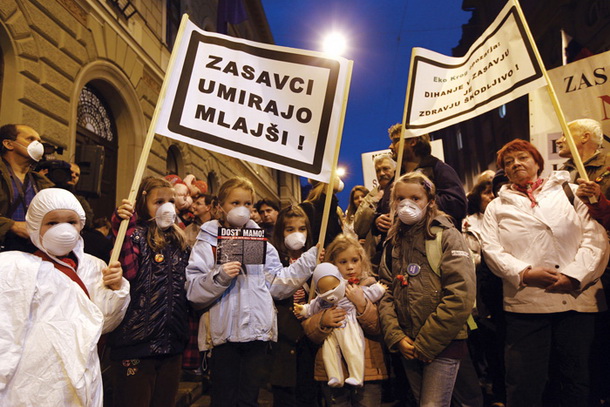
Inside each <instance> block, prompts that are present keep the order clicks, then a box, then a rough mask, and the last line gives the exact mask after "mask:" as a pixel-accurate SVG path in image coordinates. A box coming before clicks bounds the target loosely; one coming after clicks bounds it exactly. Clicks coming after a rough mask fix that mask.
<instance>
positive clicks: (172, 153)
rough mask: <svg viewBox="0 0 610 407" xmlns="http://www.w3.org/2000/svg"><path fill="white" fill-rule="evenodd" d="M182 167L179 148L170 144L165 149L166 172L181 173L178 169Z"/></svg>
mask: <svg viewBox="0 0 610 407" xmlns="http://www.w3.org/2000/svg"><path fill="white" fill-rule="evenodd" d="M181 167H182V155H181V154H180V149H179V148H178V146H177V145H175V144H172V145H171V146H169V148H168V149H167V163H166V166H165V173H166V174H168V175H169V174H176V175H179V174H180V173H181V171H180V169H181Z"/></svg>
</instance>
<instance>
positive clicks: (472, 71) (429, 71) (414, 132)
mask: <svg viewBox="0 0 610 407" xmlns="http://www.w3.org/2000/svg"><path fill="white" fill-rule="evenodd" d="M534 47H535V44H531V42H530V41H529V40H528V37H527V35H526V30H525V23H524V21H522V19H521V17H520V14H519V13H518V12H517V8H516V6H515V4H514V3H513V2H512V1H509V2H508V3H507V5H506V6H505V7H504V8H503V10H502V11H501V12H500V14H499V15H498V17H496V19H495V20H494V22H493V23H492V24H491V25H490V26H489V27H488V28H487V30H485V32H484V33H483V35H481V37H480V38H479V39H478V40H477V41H476V42H475V43H474V44H473V45H472V47H471V48H470V49H469V50H468V52H467V53H466V55H465V56H463V57H460V58H456V57H448V56H445V55H442V54H438V53H436V52H433V51H429V50H426V49H422V48H414V49H413V55H412V66H411V74H410V78H409V87H408V89H407V100H406V104H405V109H406V110H405V115H406V123H405V137H415V136H418V135H421V134H425V133H429V132H432V131H435V130H439V129H442V128H444V127H447V126H450V125H452V124H456V123H459V122H462V121H464V120H468V119H470V118H473V117H475V116H477V115H480V114H482V113H484V112H487V111H489V110H491V109H494V108H496V107H499V106H501V105H503V104H505V103H507V102H510V101H511V100H514V99H516V98H518V97H520V96H523V95H525V94H527V93H529V92H530V91H532V90H534V89H536V88H539V87H541V86H544V85H545V83H546V81H545V79H544V75H543V72H542V69H543V68H541V67H540V65H539V64H538V63H537V61H536V57H535V53H534Z"/></svg>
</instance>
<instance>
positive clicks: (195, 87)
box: [155, 21, 349, 182]
mask: <svg viewBox="0 0 610 407" xmlns="http://www.w3.org/2000/svg"><path fill="white" fill-rule="evenodd" d="M175 47H179V50H177V51H175V52H177V53H178V55H177V57H176V64H175V67H174V69H173V71H172V72H168V73H167V76H168V79H167V80H168V89H167V96H166V98H165V100H161V101H160V103H162V104H163V106H162V107H161V111H160V113H159V120H158V122H157V126H156V128H155V132H156V133H157V134H160V135H163V136H166V137H171V138H174V139H176V140H180V141H183V142H185V143H190V144H194V145H197V146H200V147H203V148H206V149H209V150H213V151H216V152H219V153H222V154H225V155H229V156H231V157H235V158H238V159H242V160H245V161H250V162H254V163H257V164H261V165H265V166H268V167H272V168H276V169H279V170H282V171H286V172H289V173H293V174H298V175H301V176H303V177H308V178H312V179H316V180H319V181H323V182H328V181H329V180H330V174H331V170H332V160H333V156H334V153H335V150H336V148H337V146H336V144H337V143H336V140H337V136H338V134H339V131H340V129H339V127H340V122H341V117H342V115H343V114H344V98H345V96H346V88H347V85H348V84H347V69H348V62H349V61H348V60H346V59H344V58H331V57H329V56H327V55H326V54H322V53H318V52H312V51H304V50H297V49H292V48H285V47H278V46H274V45H269V44H262V43H256V42H252V41H248V40H243V39H238V38H232V37H228V36H224V35H220V34H216V33H210V32H205V31H202V30H200V29H199V28H197V27H196V26H195V25H194V24H193V23H191V22H190V21H189V22H188V23H187V25H186V28H185V33H184V36H183V41H182V42H181V43H180V44H175Z"/></svg>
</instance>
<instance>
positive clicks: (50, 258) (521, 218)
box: [0, 119, 610, 407]
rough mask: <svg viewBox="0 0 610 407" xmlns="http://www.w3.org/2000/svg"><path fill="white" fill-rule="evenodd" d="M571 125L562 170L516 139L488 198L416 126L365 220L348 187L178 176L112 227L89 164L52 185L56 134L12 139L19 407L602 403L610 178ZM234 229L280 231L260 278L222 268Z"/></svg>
mask: <svg viewBox="0 0 610 407" xmlns="http://www.w3.org/2000/svg"><path fill="white" fill-rule="evenodd" d="M569 127H570V131H571V133H572V136H573V138H574V141H575V145H576V149H577V151H573V152H572V151H570V149H569V148H567V145H566V141H565V138H564V137H562V138H561V139H559V140H558V142H557V144H558V147H559V155H560V156H561V157H564V158H565V159H566V161H565V163H564V165H563V167H562V168H561V169H560V170H559V171H551V172H550V173H549V175H548V176H545V177H543V176H542V174H543V171H544V168H545V163H544V160H543V158H542V156H541V154H540V152H539V151H538V150H537V149H536V147H535V146H534V145H533V144H531V143H529V142H527V141H525V140H521V139H516V140H513V141H511V142H509V143H507V144H506V145H504V146H503V147H502V148H501V149H500V150H499V151H498V152H497V161H496V163H495V168H496V170H495V171H494V170H487V171H485V172H483V173H482V174H481V175H480V176H479V177H478V179H477V181H476V183H475V185H474V186H473V187H472V188H471V190H470V191H468V192H467V191H465V190H464V187H463V185H462V183H461V181H460V177H459V176H458V174H457V173H456V172H455V170H454V169H453V168H451V167H450V166H449V165H447V164H446V163H444V162H443V161H441V160H439V159H438V158H436V157H434V156H433V155H431V147H430V137H429V136H428V135H423V136H419V137H415V138H410V139H405V140H404V142H403V143H402V145H403V146H404V147H403V151H402V152H399V151H398V148H399V146H400V145H401V143H400V138H401V133H402V126H401V125H399V124H398V125H394V126H391V127H390V128H389V129H388V136H389V139H390V150H391V154H387V155H380V156H378V157H376V158H375V160H374V167H375V174H376V178H377V184H376V185H377V186H376V187H375V188H374V189H373V190H370V191H369V190H368V189H367V188H365V187H364V186H356V187H354V188H353V189H352V191H351V193H350V195H349V202H348V203H347V204H346V211H345V212H344V211H343V210H342V209H341V207H340V206H339V201H338V199H337V197H336V195H335V194H336V193H337V192H340V191H341V190H342V188H343V183H342V181H341V180H339V179H335V180H333V181H332V182H333V186H332V189H329V188H328V185H327V184H325V183H321V182H317V181H313V180H310V183H311V191H310V193H309V195H308V196H307V197H306V198H305V199H304V200H303V202H301V203H299V204H298V205H297V204H295V205H290V206H287V207H283V208H282V206H281V205H280V203H279V202H276V201H274V200H273V199H271V198H269V197H257V195H256V191H255V190H254V186H253V184H252V182H251V181H250V180H248V179H246V178H244V177H239V176H236V177H234V178H230V179H228V180H226V181H225V182H224V183H223V184H222V185H221V187H220V189H219V190H218V192H217V195H216V196H212V195H210V194H208V187H207V184H206V183H205V182H203V181H201V180H197V179H196V178H195V177H194V176H192V175H188V176H186V177H185V178H184V179H182V178H181V177H179V176H178V175H175V174H172V175H168V176H166V177H164V178H158V177H146V178H144V179H143V180H142V182H141V185H140V189H139V191H138V194H137V198H136V201H135V202H129V201H128V200H123V201H122V203H121V205H120V206H119V207H118V208H117V209H116V210H115V211H114V213H113V214H95V215H98V217H96V216H95V215H94V214H93V211H92V210H91V207H90V206H89V204H88V203H87V200H86V198H85V197H82V196H79V195H77V194H76V188H75V187H76V185H77V183H78V181H79V180H78V178H79V175H80V169H79V167H78V165H76V164H74V163H72V164H68V163H65V165H66V166H67V167H66V168H67V169H68V170H69V172H70V173H71V178H70V179H69V180H67V181H66V182H65V183H63V182H62V183H58V182H55V183H54V182H52V181H51V180H50V179H49V178H47V177H46V176H45V173H46V170H45V168H43V167H40V166H39V167H36V163H37V162H39V161H40V160H41V158H42V156H43V146H42V144H41V138H40V136H39V134H38V133H37V132H36V130H35V129H33V128H31V127H29V126H26V125H5V126H2V127H0V142H1V143H2V150H1V156H2V161H1V162H0V304H2V310H3V312H2V313H1V316H0V355H1V356H0V405H3V406H4V405H6V406H21V405H24V406H29V405H32V406H47V405H48V406H51V405H53V406H55V405H70V406H94V407H98V406H102V405H104V406H117V407H118V406H171V405H174V403H175V399H176V396H177V393H178V385H179V382H180V381H181V380H189V381H203V382H205V383H206V384H207V386H206V387H205V388H206V391H209V393H210V396H211V402H212V405H213V406H254V405H257V403H258V402H257V400H258V398H259V390H260V389H261V388H264V387H267V388H268V389H269V390H270V391H271V393H272V395H273V403H274V406H278V407H282V406H313V407H316V406H319V407H322V406H381V405H382V403H388V404H385V405H396V406H432V407H439V406H441V407H442V406H464V407H483V406H496V407H499V406H505V405H506V406H510V407H513V406H515V407H521V406H570V407H572V406H601V405H604V404H606V403H607V402H610V374H609V373H608V372H607V366H608V365H609V364H610V352H608V349H609V348H610V317H609V316H608V313H607V311H606V309H607V305H606V304H607V297H608V294H607V292H608V291H609V290H606V291H605V290H604V286H607V284H608V283H609V282H610V280H609V279H608V276H609V275H608V274H607V273H605V271H606V268H607V266H608V260H609V255H610V251H609V250H608V249H609V243H608V235H607V229H608V228H610V209H609V203H608V202H609V199H610V158H609V155H608V154H607V153H606V152H605V151H604V150H603V148H602V141H603V133H602V130H601V126H600V124H599V123H598V122H596V121H594V120H590V119H581V120H576V121H574V122H571V123H569ZM572 154H578V155H579V157H580V158H581V160H582V161H583V163H584V167H585V169H586V171H587V176H588V179H589V180H588V181H585V180H584V179H582V178H583V177H582V175H578V172H577V171H576V165H575V162H574V159H573V157H572ZM398 157H402V161H401V162H400V163H399V165H397V162H396V160H397V159H398ZM397 168H400V174H401V175H397V174H396V170H397ZM329 190H332V191H333V196H332V197H331V199H330V211H329V216H328V224H327V225H325V226H324V227H323V226H322V224H321V223H322V218H323V215H324V209H325V201H326V193H327V191H329ZM121 221H126V222H127V223H128V227H127V232H126V234H125V238H124V242H123V244H122V247H121V248H120V254H119V261H115V262H110V261H109V260H110V255H111V250H112V247H113V237H114V236H116V235H117V233H118V229H119V225H120V223H121ZM219 228H234V229H242V228H252V229H262V230H264V235H265V237H266V239H267V241H268V242H267V244H266V246H265V253H264V254H265V255H264V260H263V261H262V263H260V264H242V263H241V262H239V261H222V258H221V261H219V257H220V255H219V252H220V250H219V240H220V239H219V236H218V235H219V230H220V229H219ZM322 229H324V230H325V231H326V234H325V236H324V245H323V247H321V246H320V245H316V242H317V240H318V237H319V235H320V231H321V230H322ZM261 233H262V231H261ZM312 299H313V300H312ZM102 368H104V369H102ZM102 370H104V371H105V372H104V374H102Z"/></svg>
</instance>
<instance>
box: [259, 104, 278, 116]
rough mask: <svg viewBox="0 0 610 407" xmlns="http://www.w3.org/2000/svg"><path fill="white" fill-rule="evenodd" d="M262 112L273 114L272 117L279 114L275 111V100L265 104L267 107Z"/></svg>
mask: <svg viewBox="0 0 610 407" xmlns="http://www.w3.org/2000/svg"><path fill="white" fill-rule="evenodd" d="M263 112H265V113H270V112H271V113H273V114H274V115H276V116H278V115H279V113H278V111H277V102H276V101H275V100H270V101H269V102H268V103H267V106H265V108H264V109H263Z"/></svg>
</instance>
